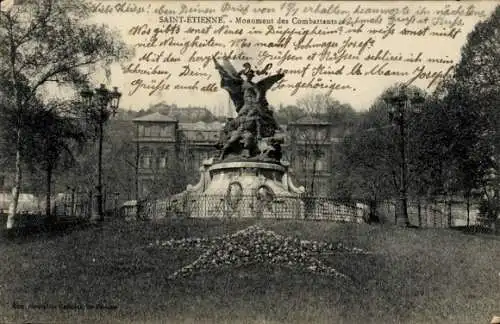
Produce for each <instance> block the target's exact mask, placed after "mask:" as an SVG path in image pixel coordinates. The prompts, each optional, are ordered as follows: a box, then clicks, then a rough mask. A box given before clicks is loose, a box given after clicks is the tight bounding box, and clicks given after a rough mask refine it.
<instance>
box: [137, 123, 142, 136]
mask: <svg viewBox="0 0 500 324" xmlns="http://www.w3.org/2000/svg"><path fill="white" fill-rule="evenodd" d="M137 135H138V136H144V126H143V125H138V126H137Z"/></svg>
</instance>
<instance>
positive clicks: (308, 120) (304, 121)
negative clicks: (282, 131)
mask: <svg viewBox="0 0 500 324" xmlns="http://www.w3.org/2000/svg"><path fill="white" fill-rule="evenodd" d="M330 124H331V123H330V122H328V121H323V120H320V119H318V118H314V117H312V116H305V117H302V118H299V119H297V120H296V121H294V122H291V123H290V125H325V126H326V125H330Z"/></svg>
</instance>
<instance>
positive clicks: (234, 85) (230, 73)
mask: <svg viewBox="0 0 500 324" xmlns="http://www.w3.org/2000/svg"><path fill="white" fill-rule="evenodd" d="M213 60H214V64H215V68H216V69H217V70H218V71H219V74H220V77H221V82H220V87H221V88H222V89H226V91H227V92H229V96H230V97H231V100H232V101H233V103H234V106H235V107H236V112H239V111H240V109H241V107H243V104H244V99H243V90H242V84H243V79H242V78H241V77H240V76H239V75H238V72H236V69H235V68H234V67H233V65H232V64H231V63H230V62H229V60H227V59H223V60H222V64H219V62H217V60H216V59H215V57H213Z"/></svg>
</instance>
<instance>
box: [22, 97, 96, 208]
mask: <svg viewBox="0 0 500 324" xmlns="http://www.w3.org/2000/svg"><path fill="white" fill-rule="evenodd" d="M68 108H69V110H72V109H71V104H70V103H68V102H51V103H49V104H47V105H46V106H45V107H42V108H38V109H35V110H34V111H33V112H32V113H31V114H30V115H29V116H30V117H31V118H30V120H28V121H27V122H26V124H25V125H26V126H27V128H28V129H29V131H30V136H29V137H27V142H28V143H27V144H28V147H29V149H28V150H27V151H26V154H25V155H24V157H25V159H27V160H29V161H28V162H29V163H30V164H31V165H33V166H35V167H37V168H40V169H42V170H43V171H44V172H45V174H46V191H45V198H46V199H45V201H46V205H45V207H46V211H45V213H46V216H47V217H50V216H52V215H51V211H50V205H51V204H50V200H51V195H52V178H53V174H54V171H55V170H56V169H58V168H62V169H64V168H68V167H70V166H71V165H73V164H74V162H75V156H74V149H76V148H81V147H82V146H83V144H84V143H85V141H86V140H87V138H88V133H87V132H85V127H82V126H83V125H82V122H81V119H79V118H76V116H68V115H65V114H64V112H65V111H67V110H68Z"/></svg>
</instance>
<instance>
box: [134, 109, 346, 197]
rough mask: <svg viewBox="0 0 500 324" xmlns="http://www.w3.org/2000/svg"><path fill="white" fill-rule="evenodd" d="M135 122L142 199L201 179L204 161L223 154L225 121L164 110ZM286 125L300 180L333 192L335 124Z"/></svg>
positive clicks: (287, 153)
mask: <svg viewBox="0 0 500 324" xmlns="http://www.w3.org/2000/svg"><path fill="white" fill-rule="evenodd" d="M133 122H134V127H135V131H136V138H135V143H136V152H137V157H136V162H137V177H138V179H137V180H138V181H137V182H138V194H139V199H147V198H156V197H161V196H163V197H164V196H168V195H171V194H175V193H178V192H181V191H182V190H184V189H185V187H186V185H187V184H195V183H196V182H197V181H198V178H199V172H198V170H199V168H200V166H201V164H202V162H203V160H205V159H207V158H210V157H213V156H215V155H216V154H217V150H216V144H217V142H218V141H219V138H220V132H221V129H222V127H223V126H224V124H223V123H221V122H196V123H180V122H179V121H178V120H177V119H175V118H173V117H170V116H166V115H163V114H161V113H158V112H156V113H153V114H150V115H146V116H142V117H139V118H136V119H134V120H133ZM283 129H284V130H285V132H286V134H287V138H286V142H285V145H284V147H283V154H284V156H283V159H284V160H286V161H288V162H290V166H291V172H290V173H291V174H292V175H293V176H294V178H295V179H296V180H295V181H297V185H303V186H304V187H305V188H306V190H307V191H308V192H309V193H311V194H313V195H318V196H327V195H329V194H330V188H331V180H330V179H331V167H332V162H331V160H332V151H333V150H334V149H335V143H337V142H338V140H337V139H336V138H333V137H332V136H331V132H330V129H331V125H330V124H329V123H327V122H323V121H321V120H317V119H314V118H310V117H305V118H302V119H299V120H297V121H295V122H293V123H290V124H288V125H284V126H283Z"/></svg>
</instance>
